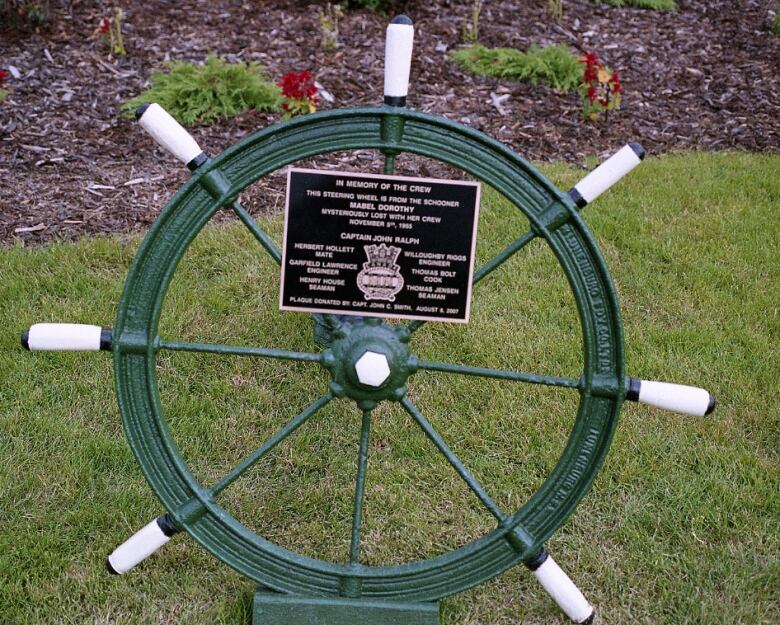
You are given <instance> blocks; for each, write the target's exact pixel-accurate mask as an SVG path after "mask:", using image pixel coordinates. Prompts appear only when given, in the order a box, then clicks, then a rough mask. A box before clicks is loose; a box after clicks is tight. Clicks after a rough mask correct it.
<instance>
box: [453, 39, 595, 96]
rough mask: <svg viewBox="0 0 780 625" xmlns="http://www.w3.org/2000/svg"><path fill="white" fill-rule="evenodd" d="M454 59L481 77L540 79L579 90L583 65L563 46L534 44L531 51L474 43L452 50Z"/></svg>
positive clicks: (535, 82)
mask: <svg viewBox="0 0 780 625" xmlns="http://www.w3.org/2000/svg"><path fill="white" fill-rule="evenodd" d="M452 58H453V59H454V60H455V61H456V62H457V63H458V64H459V65H460V66H461V67H462V68H463V69H465V70H466V71H469V72H471V73H472V74H477V75H478V76H493V77H496V78H506V79H509V80H516V81H521V82H529V83H531V84H532V85H535V84H537V83H538V82H543V83H545V84H548V85H551V86H553V87H555V88H556V89H565V90H571V89H576V88H577V85H578V84H579V82H580V80H581V79H582V65H580V64H579V63H578V62H577V57H576V55H574V54H572V52H571V51H570V50H569V48H567V47H566V46H563V45H552V46H546V47H544V48H540V47H539V46H536V45H532V46H531V47H530V48H529V49H528V52H521V51H520V50H515V49H514V48H486V47H484V46H482V45H479V44H475V45H473V46H469V47H468V48H461V49H459V50H455V51H453V52H452Z"/></svg>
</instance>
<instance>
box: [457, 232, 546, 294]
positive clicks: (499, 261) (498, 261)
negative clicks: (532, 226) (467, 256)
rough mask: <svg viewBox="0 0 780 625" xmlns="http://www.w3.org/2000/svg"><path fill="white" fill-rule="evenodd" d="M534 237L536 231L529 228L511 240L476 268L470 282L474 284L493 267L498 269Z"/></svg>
mask: <svg viewBox="0 0 780 625" xmlns="http://www.w3.org/2000/svg"><path fill="white" fill-rule="evenodd" d="M535 237H536V233H535V232H534V231H533V230H529V231H528V232H526V233H525V234H524V235H522V236H520V237H518V238H517V239H515V240H514V241H512V243H510V244H509V245H507V246H506V247H505V248H504V249H503V250H501V251H500V252H499V253H498V254H496V255H495V256H494V257H493V258H491V259H490V260H489V261H487V262H486V263H485V264H484V265H482V266H481V267H480V268H479V269H477V271H476V272H475V273H474V279H473V280H472V281H471V283H472V284H476V283H477V282H479V281H480V280H482V278H484V277H485V276H486V275H488V274H489V273H490V272H492V271H493V270H495V269H498V268H499V267H500V266H501V265H503V264H504V263H505V262H506V261H507V260H509V259H510V258H511V257H512V256H513V255H514V254H515V253H516V252H519V251H520V250H521V249H523V248H524V247H525V246H526V245H528V243H530V242H531V241H533V240H534V238H535Z"/></svg>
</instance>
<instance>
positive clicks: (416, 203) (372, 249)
mask: <svg viewBox="0 0 780 625" xmlns="http://www.w3.org/2000/svg"><path fill="white" fill-rule="evenodd" d="M479 191H480V188H479V183H476V182H461V181H454V180H432V179H428V178H409V177H404V176H379V175H372V174H354V173H343V172H329V171H317V170H311V169H296V168H291V169H290V170H289V172H288V177H287V204H286V207H285V224H284V251H283V258H282V287H281V293H280V308H281V309H282V310H300V311H308V312H325V313H335V314H346V315H365V316H378V317H394V318H402V319H429V320H440V321H456V322H463V323H465V322H467V321H468V318H469V305H470V302H471V279H472V273H473V270H474V246H475V243H476V233H477V213H478V210H479Z"/></svg>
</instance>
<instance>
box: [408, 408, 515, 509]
mask: <svg viewBox="0 0 780 625" xmlns="http://www.w3.org/2000/svg"><path fill="white" fill-rule="evenodd" d="M401 404H402V405H403V407H404V408H405V409H406V412H408V413H409V414H410V415H411V416H412V418H413V419H414V420H415V421H417V423H418V425H419V426H420V427H421V428H422V430H423V432H425V435H426V436H427V437H428V438H429V439H430V441H431V442H432V443H433V444H434V445H436V448H437V449H438V450H439V451H440V452H441V453H442V455H443V456H444V457H445V458H446V459H447V462H449V463H450V465H451V466H452V468H453V469H455V471H456V472H457V473H458V475H460V477H461V478H462V479H463V481H464V482H466V484H467V485H468V487H469V488H470V489H471V491H472V492H473V493H474V494H475V495H476V496H477V498H478V499H479V500H480V501H481V502H482V504H483V505H484V506H485V507H486V508H487V509H488V510H489V511H490V514H492V515H493V516H494V517H496V519H497V520H498V521H499V522H500V521H503V520H504V518H505V517H504V514H503V513H502V512H501V509H500V508H499V507H498V506H497V505H496V502H494V501H493V500H492V499H491V498H490V495H488V494H487V492H486V491H485V489H484V488H482V485H481V484H480V483H479V482H477V480H476V478H475V477H474V476H473V475H472V474H471V472H470V471H469V470H468V469H467V468H466V466H465V465H464V464H463V463H462V462H461V461H460V459H459V458H458V457H457V456H456V455H455V453H454V452H453V451H452V449H450V448H449V445H447V443H445V442H444V439H443V438H442V437H441V436H440V435H439V433H438V432H437V431H436V430H435V429H434V428H433V426H432V425H431V424H430V422H429V421H428V420H427V419H426V418H425V417H424V416H423V415H422V413H421V412H420V411H419V410H418V409H417V406H415V405H414V404H413V403H412V401H411V400H410V399H409V398H408V397H404V398H403V399H402V400H401Z"/></svg>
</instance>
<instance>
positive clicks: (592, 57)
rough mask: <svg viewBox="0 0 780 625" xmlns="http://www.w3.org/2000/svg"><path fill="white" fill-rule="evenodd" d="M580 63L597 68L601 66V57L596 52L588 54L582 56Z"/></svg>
mask: <svg viewBox="0 0 780 625" xmlns="http://www.w3.org/2000/svg"><path fill="white" fill-rule="evenodd" d="M579 62H580V63H584V64H585V65H595V66H596V67H600V66H601V63H599V55H598V54H596V53H595V52H588V53H587V54H585V55H583V56H581V57H580V59H579Z"/></svg>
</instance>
